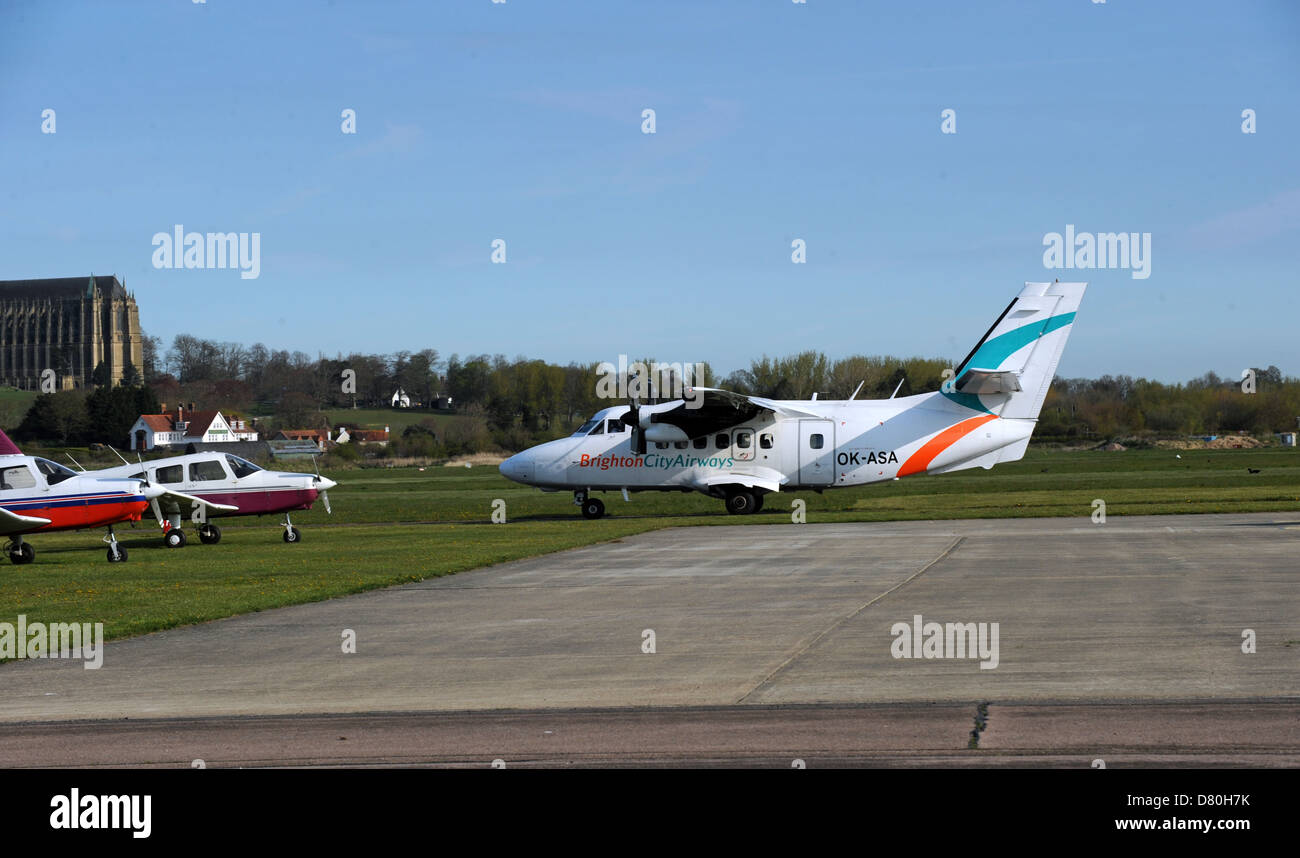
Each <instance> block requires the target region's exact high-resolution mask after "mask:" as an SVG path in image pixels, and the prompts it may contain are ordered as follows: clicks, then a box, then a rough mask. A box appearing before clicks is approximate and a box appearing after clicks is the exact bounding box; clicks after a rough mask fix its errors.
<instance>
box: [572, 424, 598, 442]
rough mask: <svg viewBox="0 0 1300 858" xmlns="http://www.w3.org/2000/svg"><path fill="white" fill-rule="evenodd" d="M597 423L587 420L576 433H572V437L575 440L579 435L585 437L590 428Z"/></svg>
mask: <svg viewBox="0 0 1300 858" xmlns="http://www.w3.org/2000/svg"><path fill="white" fill-rule="evenodd" d="M599 422H600V421H599V420H588V421H587V422H586V423H583V424H582V425H581V426H579V427H578V429H577V431H575V432H574V433H573V436H572V437H574V438H577V437H578V436H579V435H586V434H587V433H588V432H590V431H591V429H592V427H593V426H595V425H596V424H597V423H599Z"/></svg>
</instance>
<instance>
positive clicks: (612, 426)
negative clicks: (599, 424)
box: [608, 420, 627, 435]
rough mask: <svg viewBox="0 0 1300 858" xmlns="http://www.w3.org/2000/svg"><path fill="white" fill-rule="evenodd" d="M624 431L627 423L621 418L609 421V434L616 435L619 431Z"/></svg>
mask: <svg viewBox="0 0 1300 858" xmlns="http://www.w3.org/2000/svg"><path fill="white" fill-rule="evenodd" d="M626 431H627V424H626V423H624V422H623V421H622V420H611V421H609V427H608V432H609V434H611V435H617V434H618V433H619V432H626Z"/></svg>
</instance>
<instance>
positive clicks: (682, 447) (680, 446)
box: [673, 441, 686, 450]
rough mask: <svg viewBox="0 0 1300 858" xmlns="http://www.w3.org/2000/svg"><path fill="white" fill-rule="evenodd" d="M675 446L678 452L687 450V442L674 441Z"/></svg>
mask: <svg viewBox="0 0 1300 858" xmlns="http://www.w3.org/2000/svg"><path fill="white" fill-rule="evenodd" d="M673 446H674V447H676V448H677V449H678V450H685V449H686V442H685V441H674V442H673Z"/></svg>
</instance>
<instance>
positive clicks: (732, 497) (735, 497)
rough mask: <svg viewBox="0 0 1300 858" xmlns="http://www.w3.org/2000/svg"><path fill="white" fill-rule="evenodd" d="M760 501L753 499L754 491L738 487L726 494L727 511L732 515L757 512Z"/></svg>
mask: <svg viewBox="0 0 1300 858" xmlns="http://www.w3.org/2000/svg"><path fill="white" fill-rule="evenodd" d="M759 505H760V502H759V501H757V500H755V499H754V493H753V492H751V491H749V490H747V489H738V490H736V491H734V492H732V493H731V494H729V495H727V512H729V513H731V514H732V515H749V514H750V513H754V512H758V507H759Z"/></svg>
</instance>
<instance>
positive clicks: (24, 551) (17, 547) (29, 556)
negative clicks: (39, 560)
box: [8, 542, 36, 566]
mask: <svg viewBox="0 0 1300 858" xmlns="http://www.w3.org/2000/svg"><path fill="white" fill-rule="evenodd" d="M8 550H9V560H10V562H12V563H13V564H14V565H15V566H22V565H23V564H24V563H31V562H32V561H33V560H35V559H36V549H35V548H32V546H31V545H30V544H28V543H26V542H19V543H17V544H13V543H11V544H10V545H9V549H8Z"/></svg>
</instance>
